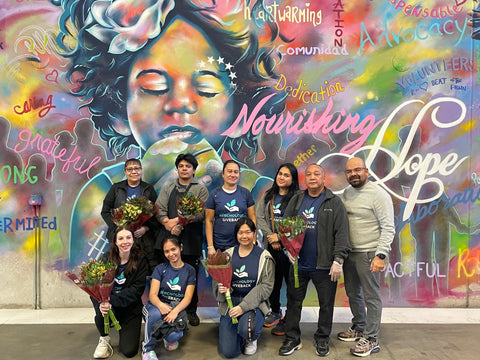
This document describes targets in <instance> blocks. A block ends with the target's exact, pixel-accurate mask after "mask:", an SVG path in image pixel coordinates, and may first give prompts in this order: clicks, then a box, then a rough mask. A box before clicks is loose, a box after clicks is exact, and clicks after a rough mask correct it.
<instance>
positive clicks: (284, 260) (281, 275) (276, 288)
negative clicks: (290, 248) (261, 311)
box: [268, 244, 291, 313]
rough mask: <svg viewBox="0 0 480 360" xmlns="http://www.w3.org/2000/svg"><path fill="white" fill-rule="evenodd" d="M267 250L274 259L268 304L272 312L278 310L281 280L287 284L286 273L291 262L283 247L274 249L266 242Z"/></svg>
mask: <svg viewBox="0 0 480 360" xmlns="http://www.w3.org/2000/svg"><path fill="white" fill-rule="evenodd" d="M268 252H269V253H270V254H271V255H272V257H273V259H274V260H275V282H274V284H273V291H272V294H271V295H270V298H269V300H270V306H271V308H272V311H273V312H274V313H278V312H280V307H281V304H280V291H281V290H282V286H283V280H284V279H285V284H288V274H289V272H290V268H291V264H290V260H288V257H287V255H285V253H284V252H283V249H280V250H274V249H273V248H272V245H270V244H268Z"/></svg>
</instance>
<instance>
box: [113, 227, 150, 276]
mask: <svg viewBox="0 0 480 360" xmlns="http://www.w3.org/2000/svg"><path fill="white" fill-rule="evenodd" d="M122 230H126V231H129V232H130V233H131V234H132V236H133V232H132V231H131V230H130V229H129V228H127V227H125V226H119V227H117V229H116V230H115V236H114V237H113V239H114V241H113V242H112V243H111V244H110V250H109V252H108V260H109V261H111V262H113V263H114V264H115V265H117V269H118V267H119V266H120V263H121V259H120V252H119V251H118V246H117V235H118V233H119V232H120V231H122ZM141 252H142V251H141V250H140V248H139V247H138V245H137V243H136V242H135V240H134V241H133V246H132V248H131V249H130V257H129V258H128V262H127V266H125V269H124V270H123V273H124V274H125V275H127V274H130V273H131V272H133V271H135V270H137V263H138V259H139V257H140V254H141ZM117 271H118V270H117ZM117 275H119V274H117Z"/></svg>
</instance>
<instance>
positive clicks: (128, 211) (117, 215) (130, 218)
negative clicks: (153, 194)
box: [113, 196, 156, 232]
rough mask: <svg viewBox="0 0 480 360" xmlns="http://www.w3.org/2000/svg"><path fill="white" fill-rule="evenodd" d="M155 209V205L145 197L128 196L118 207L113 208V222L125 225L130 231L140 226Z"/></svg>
mask: <svg viewBox="0 0 480 360" xmlns="http://www.w3.org/2000/svg"><path fill="white" fill-rule="evenodd" d="M155 211H156V205H155V204H153V203H152V202H151V201H150V200H148V199H147V198H145V197H142V196H141V197H130V198H128V199H127V202H126V203H125V204H123V205H122V206H120V207H119V208H116V209H113V222H114V223H115V224H117V226H126V227H128V228H129V229H130V230H131V231H132V232H134V231H135V230H137V229H139V228H140V227H142V225H143V224H144V223H145V222H146V221H147V220H148V219H150V218H151V217H152V216H153V214H154V213H155Z"/></svg>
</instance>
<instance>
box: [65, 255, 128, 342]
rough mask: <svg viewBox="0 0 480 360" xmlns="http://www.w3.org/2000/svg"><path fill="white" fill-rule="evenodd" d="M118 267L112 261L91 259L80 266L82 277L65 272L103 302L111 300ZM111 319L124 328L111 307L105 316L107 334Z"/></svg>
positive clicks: (116, 325)
mask: <svg viewBox="0 0 480 360" xmlns="http://www.w3.org/2000/svg"><path fill="white" fill-rule="evenodd" d="M116 269H117V267H116V266H115V265H114V264H113V263H111V262H103V261H102V260H93V259H90V261H89V262H88V264H86V263H83V264H82V265H81V266H80V273H79V276H80V278H79V277H78V276H77V275H75V274H73V273H71V272H69V271H67V272H66V273H65V274H66V275H67V277H68V278H69V279H70V280H72V281H73V282H74V283H75V285H77V286H78V287H79V288H80V289H82V290H83V291H85V292H86V293H87V294H88V295H90V296H91V297H92V298H94V299H95V300H97V301H98V302H99V303H102V302H108V301H109V300H110V294H111V293H112V289H113V281H114V279H115V270H116ZM110 320H112V323H113V325H114V326H115V328H116V329H117V330H120V329H121V328H122V327H121V326H120V323H119V322H118V321H117V319H116V317H115V314H114V313H113V311H112V310H111V309H110V310H108V313H107V315H105V316H104V329H105V333H106V334H108V333H110Z"/></svg>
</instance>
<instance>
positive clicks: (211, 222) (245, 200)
mask: <svg viewBox="0 0 480 360" xmlns="http://www.w3.org/2000/svg"><path fill="white" fill-rule="evenodd" d="M222 177H223V185H222V186H221V187H218V188H216V189H214V190H213V191H212V192H211V193H210V195H209V196H208V200H207V202H206V204H205V237H206V238H207V245H208V253H209V254H214V253H215V250H217V249H220V250H221V251H224V250H226V249H228V248H230V247H233V246H235V245H237V244H238V242H237V239H236V238H235V236H234V233H233V229H234V228H235V223H236V222H237V220H238V219H240V218H242V217H248V218H250V219H252V221H253V222H254V223H255V224H256V223H257V219H256V217H255V201H254V200H253V196H252V193H251V192H250V190H248V189H246V188H244V187H243V186H240V185H238V181H239V180H240V164H239V163H237V162H236V161H234V160H227V161H225V164H223V170H222Z"/></svg>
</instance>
